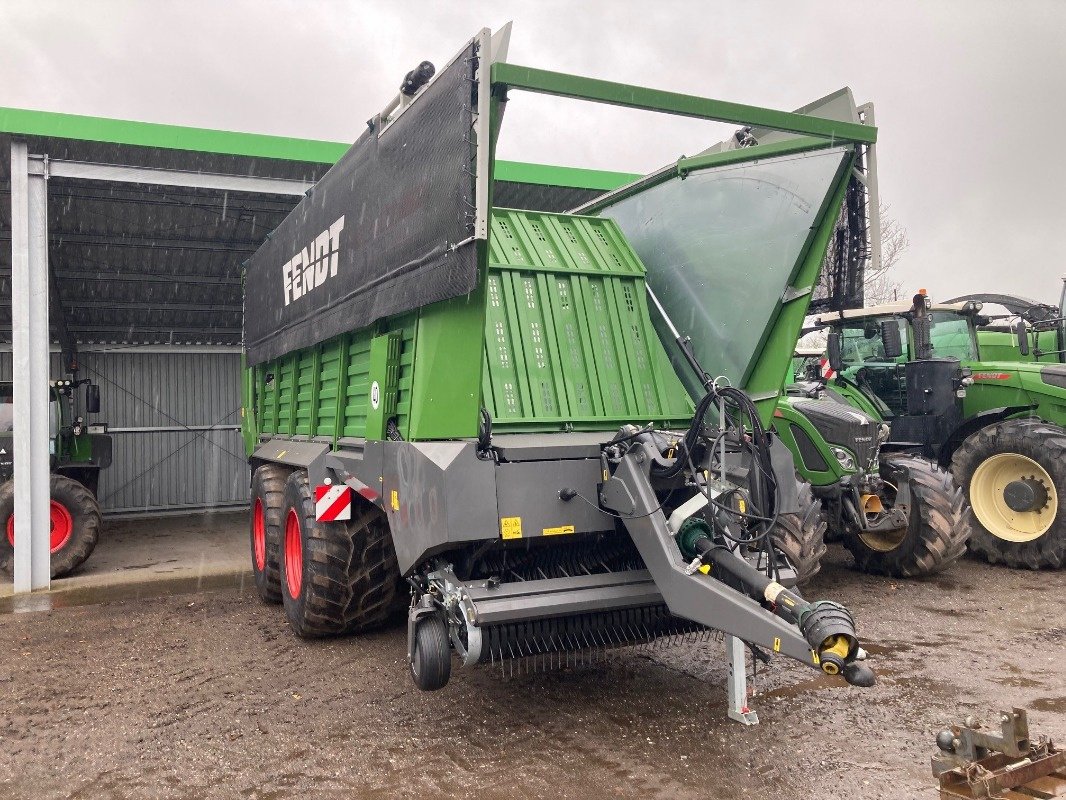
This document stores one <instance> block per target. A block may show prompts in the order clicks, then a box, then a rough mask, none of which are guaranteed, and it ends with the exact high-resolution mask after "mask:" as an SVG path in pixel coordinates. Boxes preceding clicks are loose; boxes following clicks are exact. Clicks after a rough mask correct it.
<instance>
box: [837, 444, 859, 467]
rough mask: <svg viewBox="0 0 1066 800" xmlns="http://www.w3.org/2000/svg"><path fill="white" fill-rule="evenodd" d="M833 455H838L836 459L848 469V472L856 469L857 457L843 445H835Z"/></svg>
mask: <svg viewBox="0 0 1066 800" xmlns="http://www.w3.org/2000/svg"><path fill="white" fill-rule="evenodd" d="M833 455H834V456H836V459H837V461H839V462H840V466H841V467H843V468H844V469H846V470H847V471H848V472H854V471H855V459H854V458H852V455H851V453H849V452H848V451H847V450H845V449H844V448H843V447H834V448H833Z"/></svg>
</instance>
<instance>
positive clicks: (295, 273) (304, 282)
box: [281, 216, 344, 305]
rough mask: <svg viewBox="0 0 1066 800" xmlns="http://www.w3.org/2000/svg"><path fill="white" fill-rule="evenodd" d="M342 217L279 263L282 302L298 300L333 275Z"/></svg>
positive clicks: (336, 261)
mask: <svg viewBox="0 0 1066 800" xmlns="http://www.w3.org/2000/svg"><path fill="white" fill-rule="evenodd" d="M343 230H344V217H343V216H342V217H340V218H339V219H338V220H337V221H336V222H334V223H333V224H332V225H330V226H329V227H328V228H326V230H324V231H322V233H320V234H318V236H316V237H315V238H314V240H313V241H312V242H311V244H309V245H308V246H307V247H305V248H304V249H303V250H301V251H300V252H298V253H297V254H296V255H295V256H293V257H292V258H290V259H289V260H288V261H286V262H285V263H284V264H282V265H281V278H282V282H283V283H284V293H285V305H288V304H289V303H291V302H292V301H293V300H299V299H300V298H301V297H303V296H304V295H305V294H307V293H308V292H309V291H311V290H312V289H314V288H315V287H316V286H321V285H322V284H323V283H325V282H326V281H327V280H328V279H330V278H332V277H333V276H334V275H336V274H337V263H338V261H339V260H340V235H341V231H343Z"/></svg>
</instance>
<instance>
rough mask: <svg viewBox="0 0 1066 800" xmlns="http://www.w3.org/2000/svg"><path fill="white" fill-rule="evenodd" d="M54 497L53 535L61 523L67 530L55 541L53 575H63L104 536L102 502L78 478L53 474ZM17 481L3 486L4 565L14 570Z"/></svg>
mask: <svg viewBox="0 0 1066 800" xmlns="http://www.w3.org/2000/svg"><path fill="white" fill-rule="evenodd" d="M48 488H49V496H50V497H51V501H52V508H51V517H52V531H53V536H54V535H55V530H56V527H57V525H58V526H63V527H64V529H65V530H66V531H67V533H66V535H65V536H63V538H62V541H61V542H57V543H54V544H53V547H54V548H55V549H54V550H53V551H52V559H51V575H52V577H53V578H62V577H63V576H64V575H69V574H70V573H71V572H73V571H74V570H76V569H77V568H78V567H80V566H81V565H82V564H84V563H85V561H86V559H88V558H89V556H90V555H92V552H93V550H94V549H95V548H96V543H97V541H99V539H100V505H99V503H97V502H96V498H95V497H94V496H93V493H92V492H91V491H89V490H88V489H87V488H86V487H85V486H82V485H81V484H80V483H78V482H77V481H76V480H73V479H71V478H68V477H66V476H64V475H56V474H52V475H51V476H50V477H49V480H48ZM14 511H15V482H14V481H13V480H11V481H7V482H5V483H4V484H3V485H2V486H0V569H2V570H3V571H4V572H6V573H7V574H9V575H10V574H11V573H13V572H14V569H15V543H14V536H13V533H12V531H13V528H12V527H11V526H12V525H13V522H12V520H11V517H12V515H13V514H14Z"/></svg>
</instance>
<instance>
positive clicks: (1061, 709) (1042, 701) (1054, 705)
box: [1029, 697, 1066, 714]
mask: <svg viewBox="0 0 1066 800" xmlns="http://www.w3.org/2000/svg"><path fill="white" fill-rule="evenodd" d="M1029 708H1031V709H1032V710H1033V711H1052V712H1054V713H1056V714H1066V697H1039V698H1037V699H1036V700H1034V701H1033V702H1031V703H1029Z"/></svg>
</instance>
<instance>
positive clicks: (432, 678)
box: [410, 614, 452, 692]
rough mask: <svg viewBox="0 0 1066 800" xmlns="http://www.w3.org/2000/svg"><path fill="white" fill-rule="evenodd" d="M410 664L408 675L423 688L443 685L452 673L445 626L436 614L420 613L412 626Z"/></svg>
mask: <svg viewBox="0 0 1066 800" xmlns="http://www.w3.org/2000/svg"><path fill="white" fill-rule="evenodd" d="M410 666H411V678H412V679H413V680H414V682H415V686H417V687H418V688H419V689H421V690H422V691H423V692H435V691H437V690H438V689H443V688H444V686H445V685H446V684H447V683H448V679H449V678H451V676H452V651H451V646H450V645H449V643H448V626H447V624H446V623H445V622H444V620H442V619H441V618H440V617H438V616H436V615H435V614H433V615H430V616H428V617H423V618H422V619H420V620H419V621H418V624H417V626H416V627H415V641H414V647H413V649H412V651H411V665H410Z"/></svg>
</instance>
